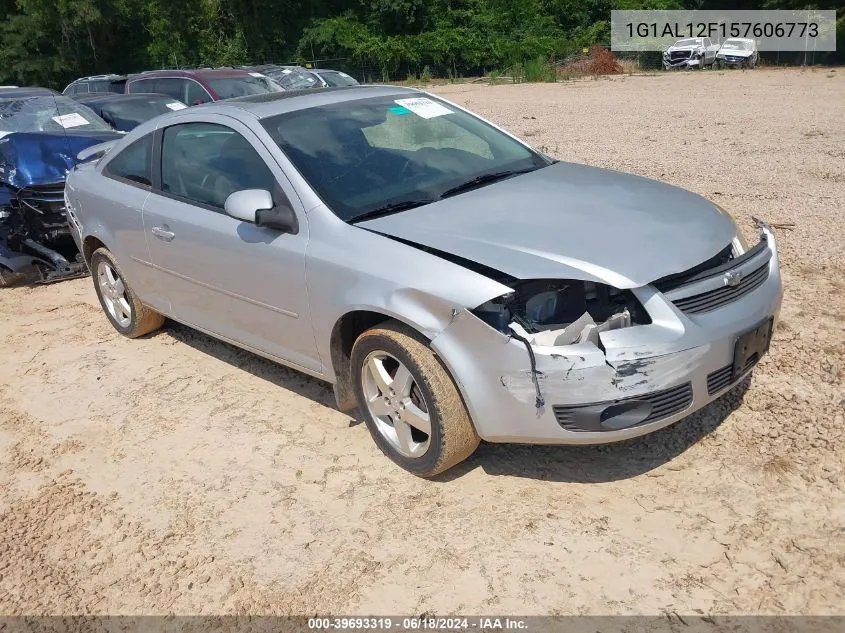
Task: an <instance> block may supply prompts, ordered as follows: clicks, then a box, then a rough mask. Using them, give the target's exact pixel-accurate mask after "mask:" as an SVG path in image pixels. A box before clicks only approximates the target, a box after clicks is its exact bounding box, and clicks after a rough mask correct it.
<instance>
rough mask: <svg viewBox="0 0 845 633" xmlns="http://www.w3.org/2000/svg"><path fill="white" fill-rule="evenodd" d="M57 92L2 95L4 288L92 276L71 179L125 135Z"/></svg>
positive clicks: (0, 270)
mask: <svg viewBox="0 0 845 633" xmlns="http://www.w3.org/2000/svg"><path fill="white" fill-rule="evenodd" d="M51 92H52V91H46V89H26V90H24V89H18V90H9V91H0V287H2V286H8V285H10V284H12V283H16V282H31V281H55V280H58V279H64V278H69V277H78V276H84V275H87V274H88V269H87V267H86V265H85V263H84V261H82V257H81V256H80V254H79V251H78V249H77V248H76V245H75V244H74V242H73V239H72V238H71V235H70V230H69V227H68V223H67V216H66V214H65V204H64V182H65V176H66V174H67V172H68V170H69V169H71V168H72V167H73V166H74V165H75V164H76V161H77V158H76V156H77V154H78V153H79V152H80V151H82V150H83V149H85V148H86V147H89V146H91V145H96V144H99V143H102V142H104V141H108V140H111V139H115V138H118V137H119V136H120V134H118V133H117V132H115V131H113V130H112V129H111V128H110V127H109V125H108V124H107V123H106V122H105V121H103V120H102V119H101V118H99V117H98V116H97V115H96V114H94V113H93V112H92V111H91V110H90V109H88V108H86V107H84V106H81V105H79V104H77V103H76V102H75V101H73V100H71V99H68V98H67V97H63V96H61V95H55V94H51ZM15 95H17V96H15Z"/></svg>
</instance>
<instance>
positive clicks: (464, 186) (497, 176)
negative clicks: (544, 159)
mask: <svg viewBox="0 0 845 633" xmlns="http://www.w3.org/2000/svg"><path fill="white" fill-rule="evenodd" d="M535 169H540V168H539V167H529V168H528V169H509V170H507V171H494V172H492V173H489V174H481V175H480V176H476V177H475V178H471V179H470V180H467V181H466V182H462V183H461V184H459V185H456V186H454V187H452V188H450V189H447V190H446V191H444V192H443V193H441V194H440V197H441V198H448V197H449V196H454V195H455V194H458V193H463V192H464V191H469V190H470V189H475V188H476V187H480V186H481V185H487V184H490V183H494V182H496V181H497V180H503V179H504V178H507V177H509V176H516V175H517V174H527V173H528V172H530V171H534V170H535Z"/></svg>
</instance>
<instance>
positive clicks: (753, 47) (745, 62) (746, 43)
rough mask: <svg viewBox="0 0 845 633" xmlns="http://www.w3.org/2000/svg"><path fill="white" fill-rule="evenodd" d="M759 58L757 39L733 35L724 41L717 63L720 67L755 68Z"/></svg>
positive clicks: (717, 56)
mask: <svg viewBox="0 0 845 633" xmlns="http://www.w3.org/2000/svg"><path fill="white" fill-rule="evenodd" d="M759 59H760V52H759V51H758V50H757V40H752V39H746V38H741V37H732V38H731V39H729V40H725V41H724V42H722V46H721V48H719V52H718V54H717V55H716V65H717V66H719V67H720V68H722V67H725V66H738V67H740V68H754V67H755V66H756V65H757V62H758V61H759Z"/></svg>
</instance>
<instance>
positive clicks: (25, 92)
mask: <svg viewBox="0 0 845 633" xmlns="http://www.w3.org/2000/svg"><path fill="white" fill-rule="evenodd" d="M50 95H52V96H61V95H59V93H58V92H56V91H55V90H51V89H50V88H41V87H37V86H28V87H24V88H4V89H3V90H0V99H21V98H25V97H46V96H50Z"/></svg>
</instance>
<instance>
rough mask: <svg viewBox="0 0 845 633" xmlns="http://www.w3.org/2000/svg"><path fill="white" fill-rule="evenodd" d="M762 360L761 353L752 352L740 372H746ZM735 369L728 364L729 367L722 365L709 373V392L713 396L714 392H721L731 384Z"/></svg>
mask: <svg viewBox="0 0 845 633" xmlns="http://www.w3.org/2000/svg"><path fill="white" fill-rule="evenodd" d="M759 361H760V355H759V354H752V355H751V356H749V357H748V358H747V359H746V361H745V365H744V366H743V368H742V371H741V372H740V374H744V373H745V372H747V371H748V370H749V369H751V368H753V367H754V365H756V364H757V363H758V362H759ZM733 369H734V366H733V365H732V364H731V365H728V366H727V367H722V368H721V369H717V370H716V371H714V372H711V373H709V374H707V393H708V394H710V395H711V396H712V395H714V394H717V393H719V392H720V391H721V390H722V389H724V388H725V387H727V386H729V385H730V384H731V383H732V382H733Z"/></svg>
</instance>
